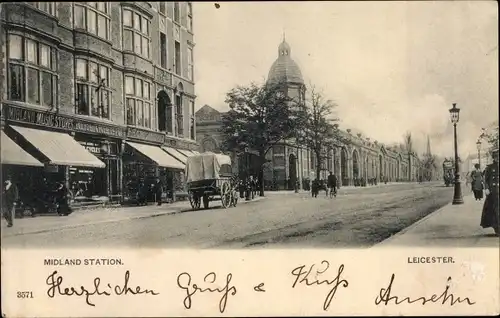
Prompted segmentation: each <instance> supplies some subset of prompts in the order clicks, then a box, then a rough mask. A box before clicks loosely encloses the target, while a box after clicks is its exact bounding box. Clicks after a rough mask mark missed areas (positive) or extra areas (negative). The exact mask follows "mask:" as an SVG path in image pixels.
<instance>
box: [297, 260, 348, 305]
mask: <svg viewBox="0 0 500 318" xmlns="http://www.w3.org/2000/svg"><path fill="white" fill-rule="evenodd" d="M315 266H317V265H316V264H313V265H311V266H310V267H309V269H308V270H306V269H305V268H306V265H302V266H299V267H296V268H294V269H293V270H292V272H291V273H292V275H293V276H295V281H294V282H293V285H292V288H295V286H297V284H302V283H304V284H305V285H306V286H313V285H322V284H326V285H329V286H333V287H332V289H330V291H329V292H328V294H327V295H326V298H325V301H324V302H323V310H328V308H329V307H330V304H331V302H332V299H333V297H335V294H336V293H337V289H338V287H339V286H340V285H342V287H344V288H346V287H347V286H349V282H348V281H347V280H345V279H341V277H340V276H341V275H342V272H343V271H344V264H342V265H340V266H339V268H338V271H337V276H335V277H334V278H333V279H330V280H328V279H323V280H319V279H318V278H317V277H318V275H321V274H325V273H326V271H327V270H328V269H329V268H330V263H329V262H328V261H322V262H321V266H322V268H321V269H319V270H318V269H315ZM313 270H314V272H313Z"/></svg>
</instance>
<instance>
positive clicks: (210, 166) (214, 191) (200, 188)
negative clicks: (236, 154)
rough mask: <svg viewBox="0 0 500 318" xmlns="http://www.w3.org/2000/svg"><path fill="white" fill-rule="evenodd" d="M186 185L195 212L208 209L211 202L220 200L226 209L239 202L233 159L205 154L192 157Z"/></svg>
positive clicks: (188, 160) (189, 158)
mask: <svg viewBox="0 0 500 318" xmlns="http://www.w3.org/2000/svg"><path fill="white" fill-rule="evenodd" d="M185 175H186V184H187V192H188V196H189V203H191V207H192V208H193V209H194V210H197V209H199V208H200V206H201V201H202V200H203V208H205V209H208V206H209V204H210V201H218V200H220V201H221V203H222V206H223V207H224V208H227V207H230V206H236V204H237V202H238V195H237V184H236V183H237V182H236V180H235V178H234V177H233V173H232V168H231V158H230V157H229V156H227V155H222V154H215V153H212V152H205V153H202V154H199V155H194V156H190V157H188V158H187V162H186V170H185Z"/></svg>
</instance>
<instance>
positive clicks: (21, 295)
mask: <svg viewBox="0 0 500 318" xmlns="http://www.w3.org/2000/svg"><path fill="white" fill-rule="evenodd" d="M17 298H33V292H32V291H18V292H17Z"/></svg>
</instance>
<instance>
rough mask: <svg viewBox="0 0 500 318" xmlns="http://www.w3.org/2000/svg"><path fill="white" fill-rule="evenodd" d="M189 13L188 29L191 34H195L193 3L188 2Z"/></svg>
mask: <svg viewBox="0 0 500 318" xmlns="http://www.w3.org/2000/svg"><path fill="white" fill-rule="evenodd" d="M187 6H188V13H187V28H188V30H189V31H190V32H193V3H192V2H188V4H187Z"/></svg>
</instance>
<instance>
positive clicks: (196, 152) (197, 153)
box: [190, 150, 200, 155]
mask: <svg viewBox="0 0 500 318" xmlns="http://www.w3.org/2000/svg"><path fill="white" fill-rule="evenodd" d="M190 151H191V152H192V153H194V154H195V155H199V154H200V153H199V152H198V151H196V150H190Z"/></svg>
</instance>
